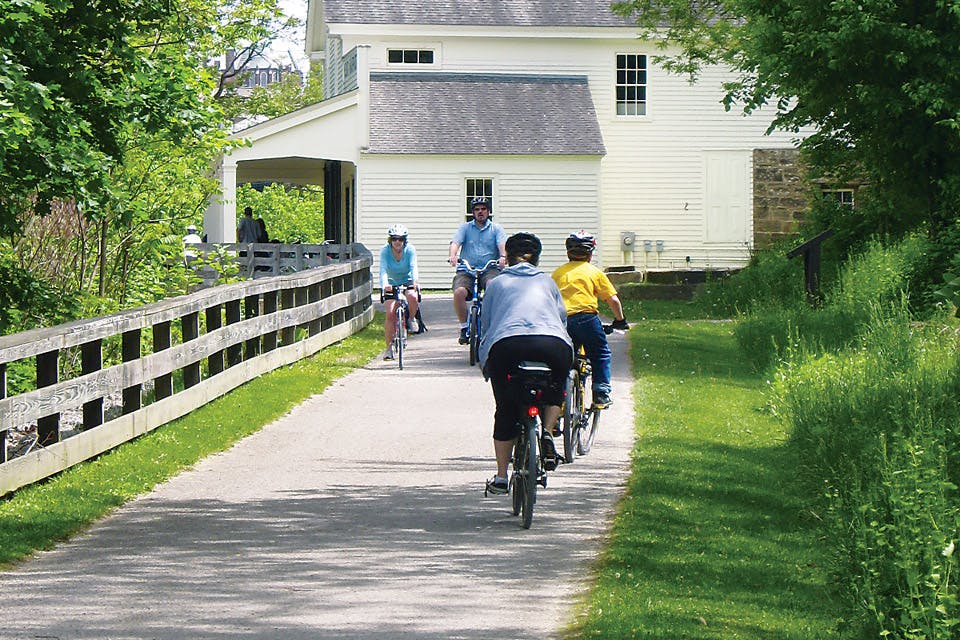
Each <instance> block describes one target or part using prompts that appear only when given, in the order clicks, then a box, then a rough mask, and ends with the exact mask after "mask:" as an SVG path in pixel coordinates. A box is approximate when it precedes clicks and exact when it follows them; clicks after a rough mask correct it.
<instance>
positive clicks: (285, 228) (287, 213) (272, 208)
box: [237, 183, 324, 243]
mask: <svg viewBox="0 0 960 640" xmlns="http://www.w3.org/2000/svg"><path fill="white" fill-rule="evenodd" d="M248 206H249V207H252V208H253V211H254V216H257V217H263V219H264V222H265V223H266V225H267V233H268V234H269V235H270V240H272V241H282V242H287V243H294V242H305V243H320V242H323V239H324V234H323V189H322V188H321V187H320V186H287V185H282V184H278V183H274V184H269V185H266V186H265V187H263V189H262V190H258V189H254V188H252V187H251V186H250V185H242V186H240V187H239V188H238V189H237V208H238V209H240V210H243V208H244V207H248Z"/></svg>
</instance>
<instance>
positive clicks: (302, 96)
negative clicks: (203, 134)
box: [221, 64, 323, 119]
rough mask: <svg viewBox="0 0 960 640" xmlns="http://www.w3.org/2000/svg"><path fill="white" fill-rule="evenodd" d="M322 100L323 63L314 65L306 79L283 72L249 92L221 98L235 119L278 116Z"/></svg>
mask: <svg viewBox="0 0 960 640" xmlns="http://www.w3.org/2000/svg"><path fill="white" fill-rule="evenodd" d="M321 100H323V66H322V65H319V64H317V65H313V66H311V67H310V72H309V73H308V74H307V76H306V78H304V80H303V83H302V84H301V82H300V77H299V76H297V75H296V74H292V73H291V74H287V75H285V76H283V78H282V79H281V80H280V82H274V83H271V84H268V85H267V86H265V87H262V86H257V87H254V88H253V90H252V91H251V92H250V96H249V97H247V98H243V97H240V96H237V95H231V96H227V97H225V98H223V100H221V105H222V107H223V109H224V112H225V113H226V115H227V116H228V117H230V118H232V119H239V118H243V117H250V116H264V117H267V118H276V117H277V116H282V115H285V114H287V113H291V112H293V111H296V110H297V109H302V108H303V107H306V106H308V105H311V104H314V103H315V102H320V101H321Z"/></svg>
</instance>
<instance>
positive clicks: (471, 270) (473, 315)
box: [457, 258, 499, 366]
mask: <svg viewBox="0 0 960 640" xmlns="http://www.w3.org/2000/svg"><path fill="white" fill-rule="evenodd" d="M457 263H458V264H460V265H461V266H463V267H464V269H465V271H466V272H467V273H468V274H470V275H471V276H473V291H472V295H471V299H472V302H471V304H470V311H469V315H468V316H467V338H468V342H469V344H470V366H473V365H475V364H477V361H478V359H479V357H478V350H479V348H480V337H481V326H480V313H481V309H482V305H483V292H484V288H483V287H481V286H480V274H482V273H484V272H486V270H487V269H489V268H491V267H494V266H496V265H497V264H499V263H498V262H497V261H496V260H489V261H487V264H485V265H483V268H481V269H477V268H476V267H474V266H472V265H471V264H470V263H469V262H467V261H466V260H463V259H462V258H461V259H460V260H458V261H457Z"/></svg>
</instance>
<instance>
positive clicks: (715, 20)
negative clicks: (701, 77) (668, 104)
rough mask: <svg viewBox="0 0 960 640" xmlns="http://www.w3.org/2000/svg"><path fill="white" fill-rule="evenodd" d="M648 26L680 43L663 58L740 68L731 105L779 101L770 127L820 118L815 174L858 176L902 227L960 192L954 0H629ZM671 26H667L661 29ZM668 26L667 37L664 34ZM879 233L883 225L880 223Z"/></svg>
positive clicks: (944, 216) (942, 209)
mask: <svg viewBox="0 0 960 640" xmlns="http://www.w3.org/2000/svg"><path fill="white" fill-rule="evenodd" d="M614 7H615V9H616V10H617V11H619V12H621V13H622V14H623V15H628V16H634V17H636V19H637V21H638V24H639V26H640V31H641V36H643V37H646V38H649V39H650V40H651V41H653V42H657V43H658V44H659V45H660V46H662V47H664V48H666V47H667V46H675V47H677V48H678V49H677V50H676V51H677V53H676V55H672V56H670V57H669V58H666V59H665V60H662V63H663V64H665V65H666V66H667V68H669V69H672V70H674V71H679V72H686V73H690V74H691V75H693V76H695V75H696V74H697V73H698V72H699V71H700V70H701V69H702V68H703V67H704V66H705V65H708V64H714V63H721V64H725V65H728V66H729V67H730V68H732V69H733V70H734V71H735V72H736V73H737V78H736V79H735V80H734V81H732V82H730V83H729V84H728V85H727V86H726V91H727V93H726V97H725V103H726V105H727V106H728V108H729V107H730V106H732V105H733V104H735V103H737V104H742V105H743V107H744V109H745V110H746V111H747V112H750V111H754V110H756V109H759V108H761V107H767V108H769V107H770V106H775V108H776V117H775V121H774V124H773V126H774V127H776V128H778V129H782V130H785V131H791V132H792V131H799V130H800V128H802V127H808V126H811V127H814V128H815V133H813V134H812V135H810V136H809V137H807V138H806V139H804V140H803V141H802V143H801V148H802V149H803V150H804V151H805V156H806V158H807V159H808V160H809V161H810V163H811V165H812V167H813V170H814V174H815V175H817V174H819V175H830V176H841V177H842V176H850V175H856V176H858V177H859V178H861V179H865V180H866V181H868V182H869V184H870V188H871V190H872V191H873V193H874V195H875V197H876V198H877V199H878V200H879V201H880V202H883V203H885V206H884V208H885V211H886V215H888V216H891V218H892V219H896V220H899V221H902V224H903V227H902V228H901V229H900V231H905V230H908V229H911V228H917V227H919V226H922V225H927V226H928V228H929V229H930V230H931V232H932V233H933V235H934V236H935V235H936V233H937V230H938V229H939V228H941V227H942V226H943V225H944V224H947V223H948V222H949V221H951V220H953V219H954V218H955V217H956V211H957V209H958V205H960V199H958V193H960V189H958V183H960V136H958V135H957V132H958V130H960V122H958V117H957V114H958V113H960V64H958V62H960V60H958V53H957V49H956V47H955V46H954V43H956V42H957V40H958V39H960V13H958V12H957V11H956V7H955V3H954V2H953V1H952V0H933V1H931V2H925V3H921V4H917V3H904V2H890V1H888V0H858V1H857V2H853V1H850V0H841V1H838V2H831V3H830V4H829V6H826V5H824V4H823V3H822V2H815V1H813V0H781V1H778V2H767V1H766V0H711V1H708V2H696V3H691V2H686V1H685V0H684V1H681V0H661V1H658V2H648V1H646V0H629V1H622V2H615V3H614ZM664 24H666V27H664ZM664 36H665V37H664ZM874 231H876V229H874Z"/></svg>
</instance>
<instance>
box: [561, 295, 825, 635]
mask: <svg viewBox="0 0 960 640" xmlns="http://www.w3.org/2000/svg"><path fill="white" fill-rule="evenodd" d="M675 304H676V303H674V304H664V303H660V304H658V305H648V308H647V311H648V316H647V317H648V318H649V317H652V316H656V315H659V316H660V317H663V316H667V317H672V315H673V314H676V313H678V311H677V308H676V306H675ZM681 309H685V307H681ZM628 316H629V312H628ZM632 320H633V324H634V326H633V330H632V332H631V357H632V360H633V368H634V373H635V376H636V382H635V387H634V397H635V402H636V411H637V425H638V426H637V430H638V435H639V437H638V440H637V442H636V444H635V447H634V451H633V460H632V474H631V478H630V480H629V483H628V487H627V490H626V493H625V496H624V498H623V500H622V502H621V504H620V505H619V511H618V514H617V516H616V518H615V522H614V526H613V530H612V532H611V535H610V541H609V548H608V549H607V550H606V551H605V552H604V554H603V555H602V557H601V559H600V560H599V562H598V566H597V569H596V582H595V584H594V586H593V589H592V591H591V592H590V594H589V595H588V596H587V601H586V603H585V605H584V607H583V613H582V615H581V616H580V617H579V618H578V620H577V621H576V623H575V626H574V627H573V628H572V629H571V630H570V631H569V633H568V636H569V637H571V638H662V639H670V640H674V639H683V638H718V639H719V638H724V639H730V638H741V639H753V638H756V639H760V638H764V639H767V638H777V639H798V640H799V639H804V640H808V639H820V638H829V637H835V635H834V627H835V624H836V617H837V612H836V611H835V609H834V605H833V603H834V599H833V597H832V595H831V593H830V591H829V589H828V587H827V586H826V585H827V583H828V578H827V558H826V557H825V550H824V549H823V548H821V547H820V546H818V539H817V537H818V534H819V531H818V528H817V527H818V523H817V521H816V520H815V519H814V518H813V517H811V516H808V513H807V512H806V511H805V510H804V508H803V503H802V502H801V500H800V497H799V495H800V490H799V488H798V487H797V486H796V484H795V483H794V478H793V474H792V471H791V470H792V469H793V468H794V465H795V462H794V458H793V456H792V454H791V452H790V449H789V448H788V447H787V445H786V444H785V442H786V436H785V434H784V432H783V428H782V427H781V426H780V425H779V424H778V423H776V422H775V420H774V419H773V418H772V417H771V416H770V415H768V414H767V413H765V412H764V411H762V410H761V409H760V407H761V405H762V403H763V398H762V389H763V387H764V381H763V379H762V378H760V377H759V376H758V375H757V374H755V373H754V370H753V369H752V368H751V367H750V366H749V365H748V363H746V362H744V361H743V360H742V359H741V358H740V356H739V353H738V350H737V347H736V343H735V340H734V338H733V335H732V327H731V324H730V323H726V322H703V321H688V320H650V319H647V320H642V321H640V320H638V319H637V317H636V316H632ZM601 437H602V433H601Z"/></svg>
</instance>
